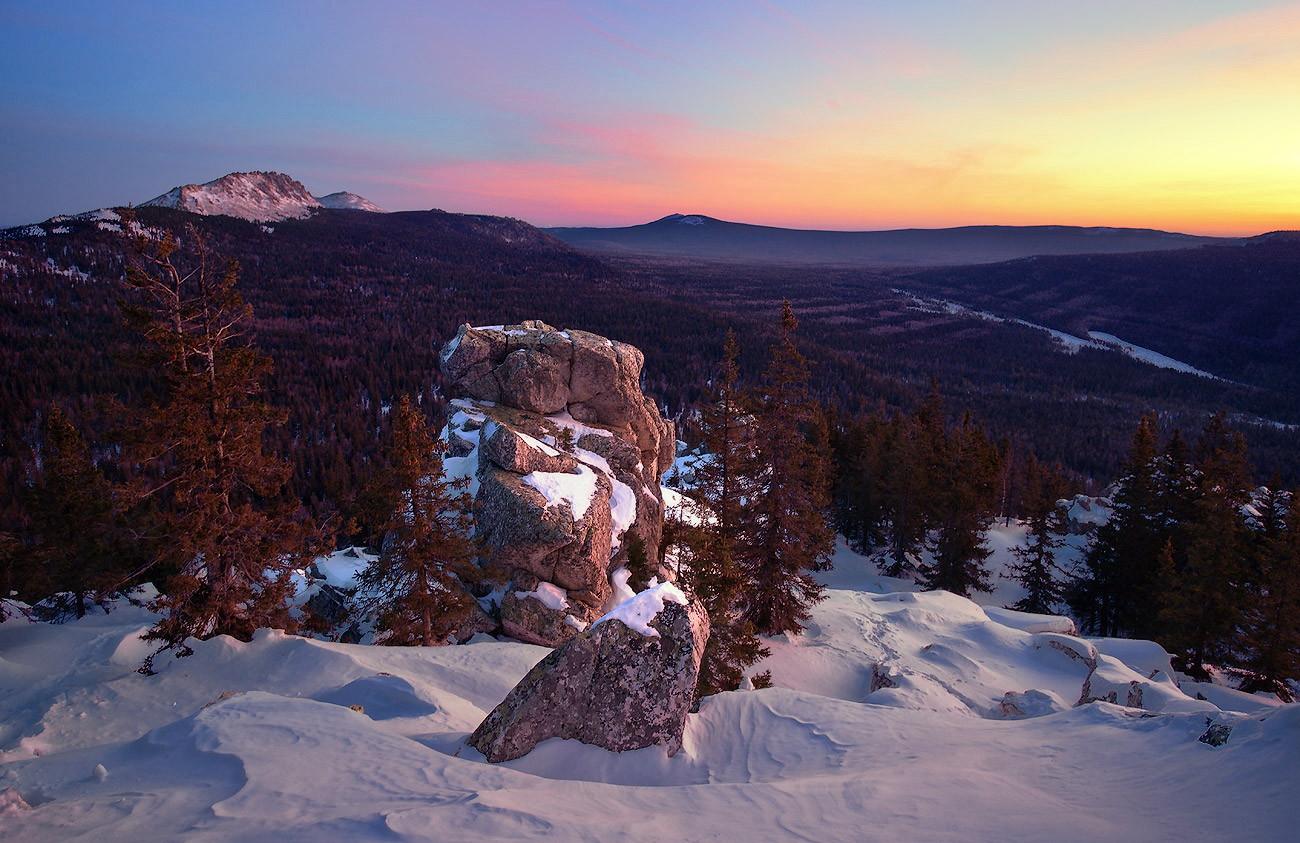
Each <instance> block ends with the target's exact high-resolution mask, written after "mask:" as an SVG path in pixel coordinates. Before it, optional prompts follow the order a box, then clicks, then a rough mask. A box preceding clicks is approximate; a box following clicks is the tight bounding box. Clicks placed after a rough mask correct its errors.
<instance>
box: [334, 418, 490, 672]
mask: <svg viewBox="0 0 1300 843" xmlns="http://www.w3.org/2000/svg"><path fill="white" fill-rule="evenodd" d="M446 451H447V445H446V443H445V442H443V441H442V440H435V439H434V438H433V436H431V435H430V433H429V429H428V426H427V424H426V423H425V420H424V416H423V415H422V414H421V412H420V411H419V410H418V409H417V408H416V407H415V406H414V405H413V404H412V403H411V400H410V398H408V397H406V396H403V397H402V401H401V403H400V404H399V405H398V407H397V409H396V411H395V414H394V418H393V444H392V447H391V450H390V452H389V454H388V461H389V465H390V468H389V469H388V471H387V472H385V473H384V474H383V475H381V477H380V478H379V480H378V481H377V482H379V483H381V484H383V486H384V487H385V489H386V493H385V494H384V495H383V496H384V497H387V498H388V500H389V502H390V506H389V509H388V511H389V518H388V520H387V521H386V522H384V523H382V524H381V525H380V532H381V533H382V534H383V535H384V541H383V552H382V553H381V554H380V557H379V559H377V560H376V561H374V562H372V563H371V564H370V565H369V566H367V567H366V568H365V569H364V570H362V571H361V573H360V574H359V575H358V576H357V592H358V594H359V595H361V596H362V597H361V599H362V602H363V604H364V605H365V606H366V607H367V608H369V609H371V610H378V618H377V622H376V627H375V628H376V633H377V634H376V636H375V641H376V643H379V644H389V645H400V646H426V647H427V646H434V645H440V644H446V643H447V642H448V641H449V640H450V639H451V638H452V636H453V635H455V633H456V632H457V631H458V630H459V629H460V627H461V626H462V625H463V624H464V623H465V621H466V620H468V619H469V617H470V616H471V614H472V613H473V612H474V610H475V608H476V600H475V598H474V595H473V594H472V593H471V589H473V588H477V587H479V586H480V585H483V584H491V583H493V582H500V581H501V580H502V579H503V578H502V577H501V576H500V575H499V574H498V572H497V571H496V570H495V569H489V568H485V567H481V566H480V565H479V562H478V556H479V554H478V548H477V545H476V543H475V541H474V538H473V531H474V514H473V506H474V499H473V497H471V496H470V494H469V493H468V492H467V491H465V488H466V486H467V485H468V482H469V481H468V480H467V479H464V478H462V479H459V480H447V479H446V478H445V477H444V476H443V457H444V456H445V455H446Z"/></svg>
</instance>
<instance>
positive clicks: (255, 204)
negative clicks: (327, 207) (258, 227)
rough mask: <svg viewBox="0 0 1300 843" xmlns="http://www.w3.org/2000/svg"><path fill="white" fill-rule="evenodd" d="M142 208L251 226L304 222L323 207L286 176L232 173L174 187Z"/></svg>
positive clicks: (279, 174)
mask: <svg viewBox="0 0 1300 843" xmlns="http://www.w3.org/2000/svg"><path fill="white" fill-rule="evenodd" d="M140 204H141V205H144V206H157V207H163V208H176V209H179V210H182V211H189V212H190V213H194V214H202V215H204V216H213V215H224V216H228V217H238V218H239V219H243V220H249V221H250V222H276V221H279V220H289V219H302V218H304V217H309V216H311V215H312V213H313V212H314V211H315V210H316V209H318V208H320V207H321V203H320V202H318V201H317V200H316V198H315V197H314V196H312V195H311V194H310V193H308V192H307V188H305V187H303V186H302V183H301V182H298V181H295V180H294V179H292V178H290V177H289V176H286V175H284V174H283V173H263V172H252V173H230V174H229V175H225V176H222V177H221V178H219V179H214V180H213V181H210V182H207V183H205V184H187V185H184V186H181V187H174V188H172V189H171V190H169V191H167V192H166V193H164V194H162V195H161V196H155V197H154V198H153V199H150V200H149V201H147V202H141V203H140Z"/></svg>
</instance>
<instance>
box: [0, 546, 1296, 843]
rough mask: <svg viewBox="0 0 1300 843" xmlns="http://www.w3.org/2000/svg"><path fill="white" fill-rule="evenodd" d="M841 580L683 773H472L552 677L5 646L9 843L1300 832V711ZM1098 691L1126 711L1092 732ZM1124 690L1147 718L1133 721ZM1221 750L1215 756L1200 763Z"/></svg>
mask: <svg viewBox="0 0 1300 843" xmlns="http://www.w3.org/2000/svg"><path fill="white" fill-rule="evenodd" d="M842 561H846V564H845V565H844V566H843V567H842V568H841V569H840V570H839V571H836V572H834V574H833V576H832V577H831V578H830V579H831V580H832V581H833V582H834V584H835V585H836V587H834V588H831V589H829V591H828V598H827V600H826V601H824V602H823V603H821V604H819V605H818V606H816V607H815V608H814V609H813V614H812V618H811V624H810V626H809V629H808V631H807V633H806V634H805V635H802V636H797V637H795V638H793V639H790V640H786V639H784V638H782V639H776V640H773V641H771V642H770V645H771V647H772V649H773V654H772V657H771V658H770V659H768V660H767V661H766V662H765V663H763V664H760V665H758V666H757V669H760V670H761V669H769V668H770V669H771V670H772V672H773V677H774V680H775V682H776V685H777V686H778V687H775V688H772V689H769V690H761V691H736V692H731V693H725V694H719V695H716V696H713V697H709V698H706V699H705V700H703V701H702V704H701V706H700V710H699V711H698V712H697V713H694V714H691V715H690V716H689V718H688V720H687V724H686V731H685V734H684V740H683V747H682V750H681V751H680V752H678V753H677V754H676V755H674V756H672V757H669V756H668V755H667V753H666V751H665V750H664V749H663V748H662V747H649V748H646V749H641V750H636V751H630V752H624V753H614V752H608V751H606V750H603V749H599V748H596V747H592V746H587V745H584V744H579V743H577V742H575V741H566V740H554V739H553V740H549V741H545V742H543V743H542V744H540V745H538V746H537V748H536V749H534V750H533V751H532V752H531V753H529V754H528V755H526V756H524V757H522V758H519V759H516V760H514V761H509V762H505V763H503V764H498V765H490V764H487V763H485V762H484V761H483V759H482V757H481V756H480V755H478V753H477V752H475V751H473V750H471V749H469V748H467V747H466V746H465V745H464V741H465V739H466V737H467V736H468V734H469V732H470V730H471V729H473V728H474V727H475V725H476V724H477V723H478V722H479V721H480V720H481V719H482V718H483V717H484V716H485V715H486V713H487V712H488V711H489V710H490V709H491V708H492V707H493V706H494V705H496V703H497V702H498V701H499V700H500V699H501V698H502V697H503V696H505V694H506V693H507V692H509V690H510V689H511V688H512V687H513V686H514V685H515V683H516V682H518V680H519V679H520V678H521V677H523V676H524V674H526V673H527V672H528V671H529V670H530V669H531V668H532V666H533V665H534V663H536V662H537V661H538V660H540V659H541V658H542V656H543V655H545V654H546V653H548V652H549V651H548V650H546V649H544V648H541V647H534V646H530V645H525V644H518V643H509V642H497V641H492V640H483V639H476V643H473V644H469V645H465V646H459V647H440V648H387V647H364V646H355V645H344V644H335V643H329V642H321V641H312V640H308V639H303V638H295V637H292V636H286V635H283V634H281V633H278V632H271V631H264V632H262V633H259V634H258V636H257V637H256V638H255V640H253V641H252V642H249V643H246V644H245V643H239V642H236V641H233V640H231V639H228V638H218V639H214V640H212V641H207V642H196V643H195V646H194V649H195V652H194V655H193V656H190V657H189V658H185V659H171V658H165V659H164V658H160V659H159V661H158V665H159V667H160V668H161V670H160V672H159V673H158V675H156V676H150V677H146V676H142V675H140V674H137V673H135V672H134V667H135V666H136V665H137V664H138V661H139V659H140V658H142V657H143V655H144V654H146V653H147V652H148V651H149V648H148V647H147V645H145V644H144V643H143V642H141V641H139V640H138V634H139V632H140V630H141V629H143V628H144V627H145V626H147V625H148V624H149V623H150V622H151V620H152V616H150V615H149V613H148V612H146V611H145V610H143V609H139V608H133V607H129V606H125V605H123V606H121V607H119V608H118V609H117V610H116V611H114V612H113V613H112V614H110V615H107V616H105V615H96V616H91V617H87V618H85V619H83V620H81V621H77V622H72V623H68V624H64V625H61V626H47V625H32V624H26V623H25V622H23V621H22V620H21V619H16V620H10V621H6V622H5V623H3V624H0V791H3V790H5V789H6V788H10V787H12V788H14V790H15V792H16V793H17V794H18V796H19V797H20V798H21V799H22V801H23V802H24V803H25V804H26V805H30V806H31V807H30V809H24V808H22V807H21V806H20V805H19V804H18V803H17V802H10V803H9V804H10V807H9V808H8V809H6V811H7V813H5V814H4V815H3V816H0V837H3V838H4V839H6V840H8V839H13V840H22V841H47V840H48V841H54V840H60V841H62V840H95V841H113V840H123V841H132V843H139V841H151V840H176V839H184V840H231V841H234V840H285V841H294V840H312V841H333V840H339V841H343V840H347V841H352V840H373V839H401V840H489V839H512V840H513V839H537V838H545V839H549V840H592V841H619V840H710V839H717V840H733V839H745V840H752V841H764V840H786V839H805V840H859V839H914V840H927V841H931V840H934V841H944V840H951V841H958V840H961V841H965V840H988V839H998V840H1011V841H1016V840H1025V841H1029V840H1057V839H1059V840H1209V839H1241V840H1282V839H1291V838H1292V837H1293V836H1294V833H1295V829H1296V828H1297V827H1300V805H1298V804H1297V802H1296V800H1295V798H1294V794H1295V793H1296V792H1297V790H1298V789H1300V706H1297V705H1287V706H1282V705H1280V704H1278V703H1277V701H1276V700H1275V699H1271V698H1268V697H1264V696H1258V695H1247V694H1242V693H1240V692H1236V691H1233V690H1231V689H1229V688H1225V687H1223V686H1221V685H1213V686H1200V685H1196V684H1195V683H1187V682H1185V684H1184V686H1183V688H1182V689H1181V690H1180V689H1179V688H1178V687H1177V686H1176V685H1175V684H1174V681H1173V680H1174V678H1175V677H1174V676H1172V675H1171V674H1168V673H1167V671H1168V655H1167V654H1166V653H1164V651H1162V650H1160V649H1159V648H1158V647H1157V646H1155V645H1154V644H1151V643H1150V642H1134V641H1117V640H1113V639H1089V640H1084V639H1080V638H1077V637H1074V636H1071V635H1068V634H1066V633H1065V632H1063V631H1060V630H1058V629H1052V628H1042V627H1043V626H1047V627H1052V626H1053V625H1054V624H1053V622H1052V621H1051V620H1050V618H1049V619H1048V620H1044V619H1043V617H1042V616H1022V615H1019V613H1010V614H1008V613H1005V612H1000V611H997V610H993V611H986V610H985V609H983V608H981V607H980V606H978V605H976V604H975V603H972V602H971V601H968V600H965V599H964V598H960V597H955V596H953V595H949V594H944V593H937V592H936V593H914V592H912V591H910V590H908V589H909V588H910V587H909V586H908V585H907V584H905V583H901V582H898V581H894V580H888V579H886V578H883V577H880V576H879V575H878V574H875V573H874V572H873V571H870V570H869V569H867V568H865V567H863V568H862V569H861V570H857V571H855V570H854V569H853V567H852V566H851V565H850V564H847V560H842ZM855 582H856V585H855ZM873 668H874V669H873ZM1153 674H1154V675H1153ZM1161 674H1166V675H1163V676H1162V675H1161ZM1085 681H1087V682H1088V683H1089V684H1090V686H1091V689H1092V696H1093V697H1094V698H1095V697H1103V698H1104V697H1105V696H1106V695H1107V694H1108V693H1109V692H1110V691H1115V692H1117V696H1118V704H1113V703H1109V702H1091V703H1087V704H1084V705H1076V703H1077V702H1078V700H1079V697H1080V695H1081V694H1082V691H1083V685H1084V683H1085ZM1134 682H1137V687H1139V688H1141V689H1142V692H1143V694H1142V696H1143V699H1142V705H1143V708H1137V707H1129V706H1126V705H1124V703H1125V702H1127V701H1128V699H1127V692H1128V691H1129V690H1131V689H1132V688H1133V687H1134V685H1133V683H1134ZM873 688H874V690H873ZM1201 691H1204V692H1205V693H1203V695H1204V696H1206V697H1208V698H1209V699H1208V701H1207V700H1197V699H1195V698H1194V697H1195V696H1196V694H1197V693H1198V692H1201ZM1004 703H1005V705H1004ZM1015 710H1021V711H1022V712H1023V713H1022V714H1016V713H1015ZM1211 724H1212V725H1214V726H1216V727H1217V729H1216V734H1217V735H1219V736H1220V737H1222V736H1224V735H1226V737H1227V740H1226V742H1220V745H1218V746H1213V745H1211V744H1209V743H1203V742H1200V741H1198V738H1200V737H1201V736H1202V735H1204V734H1206V733H1207V731H1208V730H1207V726H1208V725H1211ZM99 768H102V773H100V772H99Z"/></svg>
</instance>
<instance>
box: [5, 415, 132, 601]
mask: <svg viewBox="0 0 1300 843" xmlns="http://www.w3.org/2000/svg"><path fill="white" fill-rule="evenodd" d="M44 434H45V436H44V447H43V449H42V454H41V472H40V474H39V476H38V479H37V482H36V484H35V486H34V487H33V489H32V492H31V499H30V503H29V506H28V510H29V512H30V513H31V518H32V524H33V528H34V530H35V532H36V535H37V537H38V538H37V543H36V546H35V548H33V551H32V556H33V561H34V562H35V563H36V564H35V568H36V571H35V573H36V576H37V577H38V578H39V585H40V587H41V591H42V592H44V593H50V592H53V593H54V594H56V595H60V597H59V599H56V600H55V605H54V607H53V611H54V616H55V617H56V618H61V617H63V616H65V615H73V616H75V617H78V618H80V617H83V616H84V615H85V614H86V610H87V609H89V608H90V606H91V605H92V604H93V603H94V602H95V601H96V600H98V599H100V598H102V597H106V596H109V595H108V594H107V593H105V591H106V590H108V589H111V588H112V587H113V586H114V584H115V583H116V582H117V581H118V579H119V578H120V577H121V576H122V575H123V574H124V573H125V572H126V571H127V570H128V569H129V567H130V565H129V562H130V556H131V553H132V546H131V545H130V544H129V543H128V542H127V540H126V529H125V524H124V522H123V519H122V515H121V513H120V512H119V511H118V509H117V507H116V505H115V504H114V501H113V496H112V492H111V490H110V488H109V484H108V481H107V480H105V479H104V475H103V472H101V471H100V470H99V469H98V468H97V467H96V466H95V464H94V463H93V462H92V461H91V459H90V455H89V453H88V452H87V451H86V447H85V445H84V444H82V441H81V435H80V434H79V433H78V432H77V429H76V428H75V427H73V425H72V423H71V422H70V421H69V420H68V418H67V417H66V416H65V415H64V414H63V411H62V410H60V409H59V408H58V407H54V408H53V409H51V410H50V412H49V414H48V415H47V416H46V418H45V424H44ZM30 585H33V584H30V583H29V586H30Z"/></svg>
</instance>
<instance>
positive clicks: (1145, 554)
mask: <svg viewBox="0 0 1300 843" xmlns="http://www.w3.org/2000/svg"><path fill="white" fill-rule="evenodd" d="M1154 425H1155V418H1154V417H1153V416H1143V417H1142V419H1141V420H1140V421H1139V422H1138V426H1137V430H1136V431H1134V433H1133V443H1132V445H1131V446H1130V448H1129V455H1128V459H1127V460H1126V461H1125V463H1124V465H1123V467H1122V468H1121V472H1120V477H1119V480H1118V482H1119V491H1118V492H1116V494H1115V498H1114V503H1115V509H1114V514H1113V515H1112V516H1111V519H1110V520H1109V521H1107V522H1106V523H1105V524H1103V525H1102V526H1101V527H1099V528H1098V529H1097V534H1096V537H1095V538H1094V539H1093V543H1092V545H1091V546H1090V547H1089V548H1088V551H1087V553H1086V554H1085V555H1084V559H1083V569H1082V572H1081V576H1080V577H1079V579H1078V581H1077V582H1076V583H1075V584H1074V585H1073V586H1072V587H1071V589H1070V594H1069V595H1068V598H1067V599H1068V601H1069V603H1070V608H1071V609H1072V610H1073V611H1074V613H1075V616H1076V617H1077V618H1078V620H1079V621H1080V623H1081V625H1082V626H1083V627H1084V628H1085V629H1087V630H1088V631H1090V632H1092V633H1094V634H1096V635H1102V636H1117V635H1134V634H1139V635H1140V634H1150V633H1148V632H1146V630H1148V629H1151V628H1152V627H1153V625H1154V624H1155V623H1156V621H1157V613H1158V611H1159V601H1160V599H1161V598H1160V591H1159V573H1158V569H1159V556H1160V551H1161V549H1162V548H1163V547H1164V545H1165V542H1166V541H1167V540H1168V538H1169V532H1170V531H1169V528H1168V525H1167V524H1166V521H1165V516H1164V512H1163V504H1162V501H1161V498H1160V478H1159V473H1158V466H1157V453H1156V438H1155V430H1154Z"/></svg>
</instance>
